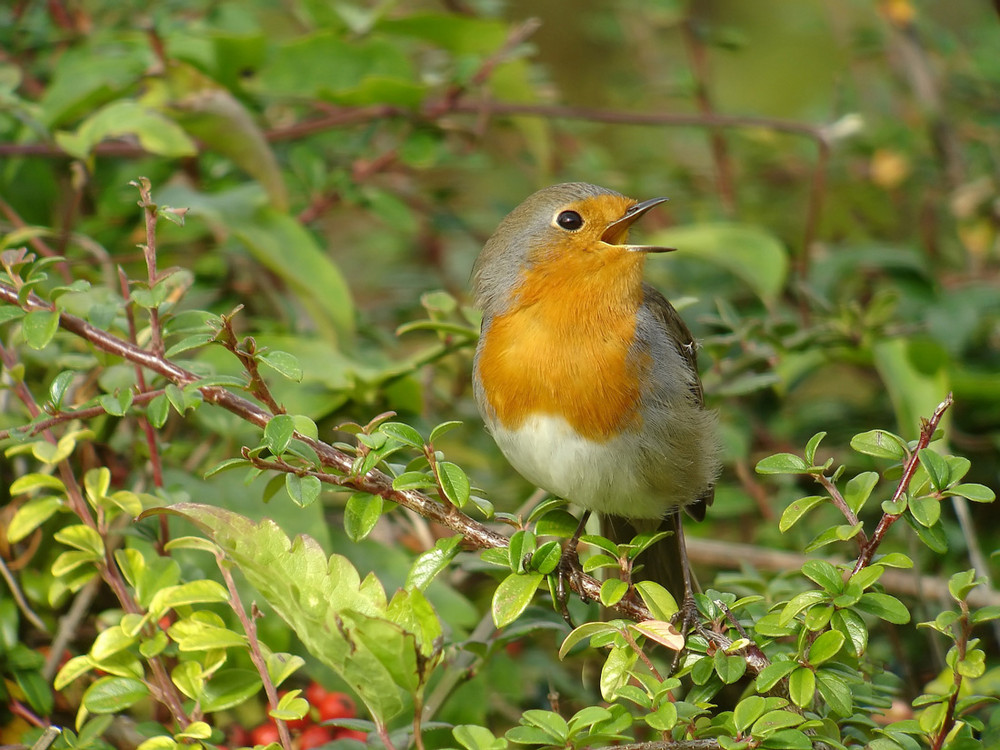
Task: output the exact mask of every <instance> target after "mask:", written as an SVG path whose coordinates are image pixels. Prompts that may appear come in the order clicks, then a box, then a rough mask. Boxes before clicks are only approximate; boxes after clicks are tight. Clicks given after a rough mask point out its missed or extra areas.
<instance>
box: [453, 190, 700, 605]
mask: <svg viewBox="0 0 1000 750" xmlns="http://www.w3.org/2000/svg"><path fill="white" fill-rule="evenodd" d="M665 200H666V199H665V198H653V199H651V200H646V201H642V202H638V201H636V200H633V199H631V198H627V197H625V196H624V195H621V194H619V193H617V192H614V191H613V190H608V189H605V188H602V187H598V186H596V185H590V184H587V183H582V182H572V183H565V184H560V185H554V186H552V187H548V188H545V189H543V190H540V191H538V192H537V193H535V194H533V195H531V196H530V197H528V198H527V199H526V200H525V201H524V202H523V203H521V205H519V206H518V207H517V208H515V209H514V210H513V211H512V212H511V213H510V214H509V215H508V216H507V217H506V218H505V219H504V220H503V221H502V222H501V223H500V225H499V227H497V230H496V232H495V233H494V234H493V236H492V237H490V239H489V240H488V241H487V243H486V245H485V246H484V247H483V250H482V252H481V253H480V255H479V257H478V259H477V260H476V264H475V268H474V271H473V286H474V292H475V298H476V302H477V304H478V306H479V308H480V309H481V310H482V313H483V324H482V332H481V335H480V339H479V345H478V348H477V350H476V356H475V364H474V370H473V389H474V393H475V398H476V402H477V404H478V405H479V410H480V412H481V413H482V416H483V419H484V421H485V423H486V426H487V428H488V430H489V431H490V433H491V434H492V436H493V438H494V440H495V441H496V443H497V445H498V446H499V447H500V450H501V451H502V452H503V454H504V455H505V456H506V457H507V459H508V461H509V462H510V463H511V465H512V466H513V467H514V468H515V469H516V470H517V471H518V472H519V473H520V474H521V475H522V476H523V477H524V478H525V479H527V480H528V481H529V482H532V483H533V484H535V485H537V486H538V487H541V488H543V489H545V490H547V491H548V492H549V493H551V494H553V495H556V496H558V497H561V498H564V499H566V500H568V501H570V502H572V503H575V504H577V505H579V506H582V507H583V508H584V509H586V510H587V511H588V512H589V511H594V512H596V513H598V514H600V515H601V518H602V529H603V531H604V533H605V535H606V536H609V537H611V538H612V539H614V540H615V541H617V542H628V541H630V540H631V539H632V538H633V536H634V535H635V534H636V533H638V532H643V531H656V530H658V529H661V530H670V531H673V532H674V533H673V534H672V535H670V536H669V537H667V538H665V539H663V540H662V541H661V542H659V543H657V544H656V545H654V546H653V547H652V548H651V549H650V550H648V551H647V552H646V553H645V555H644V558H645V559H642V558H640V562H642V563H643V564H644V571H643V574H642V576H641V577H643V578H647V579H649V580H656V581H658V582H660V583H662V584H663V585H664V586H666V587H667V588H668V589H669V590H670V591H671V592H672V593H673V594H674V596H675V597H677V598H678V600H680V598H681V597H684V598H686V599H690V596H691V585H690V579H689V572H688V564H687V559H686V555H685V554H684V548H683V536H682V532H681V528H680V514H679V510H680V509H682V508H685V509H687V510H688V512H689V513H690V514H691V515H692V516H694V517H695V518H699V519H700V518H703V517H704V513H705V508H706V507H707V506H708V505H709V504H710V503H711V501H712V499H713V497H714V492H715V481H716V478H717V476H718V474H719V451H720V448H719V437H718V428H717V419H716V416H715V414H714V413H713V412H711V411H708V410H706V409H705V405H704V398H703V395H702V386H701V380H700V378H699V375H698V367H697V359H696V344H695V342H694V340H693V338H692V336H691V334H690V332H689V331H688V328H687V326H686V325H685V324H684V321H683V320H681V317H680V316H679V315H678V313H677V311H676V310H675V309H674V308H673V306H672V305H671V304H670V302H668V301H667V299H666V298H665V297H664V296H663V295H662V294H660V293H659V292H658V291H656V290H655V289H654V288H653V287H651V286H650V285H649V284H646V283H644V282H643V269H644V267H645V263H646V256H647V254H649V253H661V252H667V251H669V250H671V249H672V248H665V247H652V246H647V245H634V244H629V242H628V234H629V228H630V227H631V226H632V224H633V223H634V222H635V221H636V220H637V219H639V217H641V216H642V215H643V214H645V213H646V212H647V211H649V209H651V208H653V207H654V206H656V205H659V204H660V203H662V202H663V201H665Z"/></svg>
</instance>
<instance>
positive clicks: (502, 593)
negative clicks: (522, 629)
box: [492, 573, 545, 628]
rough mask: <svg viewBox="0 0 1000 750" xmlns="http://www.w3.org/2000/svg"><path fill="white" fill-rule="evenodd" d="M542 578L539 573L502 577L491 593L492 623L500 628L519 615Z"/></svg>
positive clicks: (529, 602)
mask: <svg viewBox="0 0 1000 750" xmlns="http://www.w3.org/2000/svg"><path fill="white" fill-rule="evenodd" d="M544 579H545V576H544V575H542V574H541V573H523V574H518V573H512V574H511V575H509V576H507V577H506V578H505V579H503V580H502V581H501V582H500V585H499V586H497V590H496V591H495V592H494V594H493V608H492V611H493V623H494V624H495V625H496V626H497V627H498V628H502V627H504V626H505V625H510V624H511V623H512V622H514V620H516V619H517V618H518V617H520V616H521V613H522V612H524V610H525V609H527V607H528V605H529V604H531V600H532V598H534V596H535V592H536V591H537V590H538V585H539V584H540V583H541V582H542V581H543V580H544Z"/></svg>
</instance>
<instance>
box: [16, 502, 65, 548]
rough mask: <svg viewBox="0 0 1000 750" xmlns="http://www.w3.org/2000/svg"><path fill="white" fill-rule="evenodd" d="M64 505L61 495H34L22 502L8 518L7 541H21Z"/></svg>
mask: <svg viewBox="0 0 1000 750" xmlns="http://www.w3.org/2000/svg"><path fill="white" fill-rule="evenodd" d="M12 494H14V493H12ZM64 505H65V500H63V498H61V497H36V498H34V499H33V500H29V501H28V502H26V503H24V504H23V505H22V506H21V507H20V508H18V509H17V512H16V513H15V514H14V517H13V518H12V519H11V520H10V525H9V526H8V527H7V541H8V542H10V543H11V544H16V543H17V542H19V541H21V540H22V539H24V538H25V537H26V536H28V534H30V533H31V532H33V531H34V530H35V529H37V528H38V527H39V526H41V525H42V524H43V523H45V522H46V521H47V520H49V518H51V517H52V515H53V514H54V513H55V512H56V511H57V510H60V509H62V508H63V506H64Z"/></svg>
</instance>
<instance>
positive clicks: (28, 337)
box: [21, 310, 59, 349]
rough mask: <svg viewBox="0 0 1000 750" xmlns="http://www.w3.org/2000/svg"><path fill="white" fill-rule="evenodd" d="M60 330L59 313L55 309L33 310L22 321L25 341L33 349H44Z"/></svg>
mask: <svg viewBox="0 0 1000 750" xmlns="http://www.w3.org/2000/svg"><path fill="white" fill-rule="evenodd" d="M58 330H59V313H58V312H56V311H55V310H32V311H31V312H29V313H28V314H27V315H25V316H24V318H23V319H22V321H21V332H22V333H23V334H24V341H25V343H27V345H28V346H30V347H31V348H32V349H44V348H45V347H46V346H48V345H49V342H50V341H52V338H53V337H54V336H55V335H56V331H58Z"/></svg>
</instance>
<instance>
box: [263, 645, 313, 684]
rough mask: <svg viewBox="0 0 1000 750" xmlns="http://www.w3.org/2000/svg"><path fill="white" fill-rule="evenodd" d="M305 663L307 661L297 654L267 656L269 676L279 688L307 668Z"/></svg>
mask: <svg viewBox="0 0 1000 750" xmlns="http://www.w3.org/2000/svg"><path fill="white" fill-rule="evenodd" d="M305 663H306V661H305V659H303V658H302V657H301V656H297V655H296V654H286V653H270V654H268V655H267V665H266V666H267V674H268V675H269V676H270V678H271V682H273V683H274V684H275V685H276V686H277V685H280V684H281V683H283V682H284V681H285V680H287V679H288V678H289V677H291V676H292V675H293V674H294V673H295V672H296V671H298V670H299V669H301V668H302V667H303V666H305ZM255 674H256V673H255Z"/></svg>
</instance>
